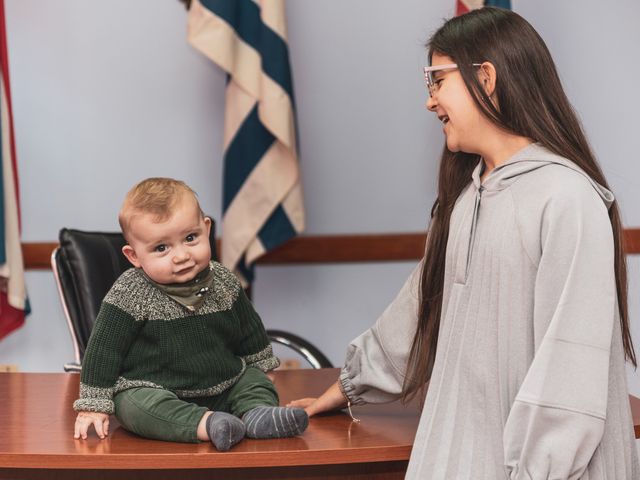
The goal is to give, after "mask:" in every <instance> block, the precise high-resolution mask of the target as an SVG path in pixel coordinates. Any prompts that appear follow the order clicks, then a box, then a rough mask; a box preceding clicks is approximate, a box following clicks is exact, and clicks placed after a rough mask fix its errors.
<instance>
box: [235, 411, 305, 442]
mask: <svg viewBox="0 0 640 480" xmlns="http://www.w3.org/2000/svg"><path fill="white" fill-rule="evenodd" d="M242 421H243V422H244V424H245V426H246V428H247V437H250V438H285V437H293V436H294V435H300V434H301V433H302V432H304V431H305V430H306V428H307V425H309V417H308V416H307V412H305V411H304V409H303V408H287V407H255V408H252V409H251V410H249V411H248V412H247V413H245V414H244V415H243V416H242Z"/></svg>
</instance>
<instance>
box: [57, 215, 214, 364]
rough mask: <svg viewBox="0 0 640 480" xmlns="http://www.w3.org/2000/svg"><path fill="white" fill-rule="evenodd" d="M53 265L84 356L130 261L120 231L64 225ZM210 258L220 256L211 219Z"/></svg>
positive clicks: (76, 346)
mask: <svg viewBox="0 0 640 480" xmlns="http://www.w3.org/2000/svg"><path fill="white" fill-rule="evenodd" d="M59 240H60V246H59V247H58V248H57V249H56V250H55V251H54V252H53V255H52V258H51V265H52V268H53V272H54V276H55V278H56V282H57V284H58V291H59V293H60V300H61V301H62V306H63V309H64V311H65V316H66V317H67V322H68V324H69V330H70V331H71V337H72V340H73V343H74V350H75V357H76V358H75V361H76V362H77V363H80V362H81V361H82V357H83V356H84V352H85V349H86V348H87V342H88V341H89V335H90V334H91V329H92V328H93V323H94V321H95V319H96V317H97V315H98V311H99V310H100V304H101V302H102V299H103V298H104V296H105V295H106V294H107V292H108V291H109V289H110V288H111V286H112V285H113V283H114V282H115V281H116V280H117V278H118V277H119V276H120V275H121V274H122V273H123V272H124V271H125V270H127V269H128V268H130V267H131V264H130V263H129V261H128V260H127V259H126V257H125V256H124V254H123V253H122V247H123V246H124V245H125V243H126V242H125V239H124V237H123V236H122V234H121V233H108V232H86V231H81V230H73V229H68V228H63V229H62V230H60V236H59ZM209 242H210V244H211V258H213V259H216V258H217V252H216V242H215V223H214V221H213V220H212V221H211V233H210V235H209Z"/></svg>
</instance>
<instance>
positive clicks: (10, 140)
mask: <svg viewBox="0 0 640 480" xmlns="http://www.w3.org/2000/svg"><path fill="white" fill-rule="evenodd" d="M5 25H6V24H5V15H4V0H0V124H1V126H2V129H1V130H2V134H1V136H0V163H1V165H2V168H1V169H0V338H2V337H4V336H6V335H8V334H9V333H10V332H12V331H13V330H15V329H16V328H18V327H20V326H22V324H23V323H24V317H25V315H26V314H27V313H29V301H28V299H27V290H26V287H25V283H24V264H23V262H22V246H21V243H20V206H19V202H18V198H19V191H18V170H17V168H16V146H15V140H14V135H13V116H12V111H11V89H10V87H9V58H8V55H7V31H6V28H5Z"/></svg>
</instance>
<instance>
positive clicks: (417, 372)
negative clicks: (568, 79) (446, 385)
mask: <svg viewBox="0 0 640 480" xmlns="http://www.w3.org/2000/svg"><path fill="white" fill-rule="evenodd" d="M428 49H429V60H431V57H432V55H433V53H434V52H437V53H438V54H440V55H443V56H447V57H450V58H451V59H452V60H453V61H454V62H455V63H457V64H458V67H459V71H460V74H461V75H462V78H463V80H464V82H465V84H466V86H467V88H468V89H469V91H470V92H471V94H472V97H473V98H474V100H475V102H476V104H477V105H478V107H479V108H480V111H481V112H482V113H483V114H484V115H485V116H486V117H487V118H489V119H490V120H491V121H492V122H493V123H494V124H496V125H497V126H498V127H500V128H501V129H503V130H505V131H508V132H511V133H513V134H515V135H520V136H523V137H527V138H530V139H532V140H533V141H535V142H538V143H540V144H542V145H543V146H544V147H546V148H547V149H549V150H550V151H552V152H553V153H556V154H557V155H560V156H562V157H565V158H568V159H569V160H571V161H572V162H574V163H575V164H576V165H578V166H579V167H580V168H581V169H582V170H584V171H585V172H586V173H587V175H589V176H590V177H591V178H592V179H593V180H595V181H596V182H598V183H599V184H600V185H603V186H604V187H606V188H609V186H608V184H607V181H606V180H605V178H604V175H603V173H602V170H601V169H600V167H599V166H598V163H597V162H596V159H595V157H594V155H593V153H592V151H591V148H590V147H589V144H588V142H587V139H586V137H585V134H584V132H583V130H582V126H581V124H580V121H579V120H578V118H577V116H576V114H575V112H574V111H573V108H572V106H571V104H570V103H569V100H568V99H567V97H566V95H565V93H564V91H563V89H562V85H561V83H560V78H559V77H558V73H557V71H556V68H555V64H554V62H553V59H552V58H551V54H550V53H549V50H548V49H547V47H546V45H545V43H544V41H543V40H542V38H540V36H539V35H538V33H537V32H536V31H535V30H534V29H533V27H532V26H531V25H530V24H529V23H528V22H527V21H526V20H524V19H523V18H522V17H521V16H519V15H518V14H516V13H514V12H512V11H509V10H503V9H499V8H491V7H485V8H482V9H479V10H474V11H471V12H469V13H467V14H465V15H462V16H459V17H455V18H452V19H451V20H449V21H447V22H446V23H445V24H444V25H443V26H442V27H441V28H440V29H439V30H438V31H437V32H436V33H435V34H434V35H433V36H432V37H431V39H430V40H429V43H428ZM482 62H490V63H492V64H493V66H494V67H495V69H496V86H495V94H496V99H497V105H498V108H496V106H495V105H494V103H493V102H492V101H491V99H490V98H489V97H488V96H487V94H486V93H485V91H484V89H483V88H482V86H481V85H480V82H479V80H478V77H477V75H476V72H477V69H475V68H474V67H472V64H473V63H482ZM479 161H480V157H479V156H478V155H475V154H469V153H463V152H457V153H454V152H451V151H449V150H448V149H447V147H446V146H445V148H444V152H443V153H442V158H441V160H440V172H439V176H438V197H437V199H436V201H435V203H434V205H433V208H432V210H431V224H430V227H429V235H428V241H427V249H426V254H425V260H424V265H423V267H422V276H421V284H420V310H419V317H418V326H417V330H416V334H415V337H414V339H413V344H412V346H411V351H410V353H409V360H408V364H407V372H406V377H405V380H404V385H403V398H404V399H405V400H408V399H410V398H411V397H413V396H414V395H415V394H417V393H419V392H421V393H424V389H425V387H426V383H427V382H428V381H429V380H430V378H431V373H432V371H433V365H434V362H435V356H436V347H437V344H438V333H439V328H440V314H441V312H442V292H443V286H444V266H445V251H446V247H447V240H448V238H449V220H450V218H451V212H452V211H453V206H454V203H455V201H456V199H457V198H458V196H459V195H460V193H461V192H462V190H463V189H464V188H465V187H466V186H467V185H468V183H469V181H470V178H471V173H472V171H473V169H474V168H475V166H476V165H477V164H478V162H479ZM609 218H610V220H611V227H612V229H613V237H614V246H615V276H616V287H617V292H618V308H619V310H620V326H621V329H622V341H623V346H624V351H625V355H626V358H627V359H628V360H629V361H630V362H631V363H633V365H634V366H637V362H636V356H635V352H634V349H633V343H632V340H631V334H630V331H629V314H628V309H627V267H626V260H625V254H624V247H623V237H622V224H621V221H620V211H619V209H618V205H617V202H614V203H613V205H612V206H611V207H610V208H609Z"/></svg>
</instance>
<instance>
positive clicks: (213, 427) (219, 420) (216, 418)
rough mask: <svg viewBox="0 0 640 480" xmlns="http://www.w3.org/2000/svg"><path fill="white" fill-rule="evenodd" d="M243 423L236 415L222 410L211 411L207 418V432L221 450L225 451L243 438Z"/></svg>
mask: <svg viewBox="0 0 640 480" xmlns="http://www.w3.org/2000/svg"><path fill="white" fill-rule="evenodd" d="M244 432H245V428H244V423H242V420H240V419H239V418H238V417H236V416H234V415H231V414H229V413H224V412H213V415H209V418H207V433H208V434H209V438H210V439H211V442H213V444H214V445H215V447H216V448H217V449H218V450H220V451H221V452H226V451H227V450H229V449H230V448H231V447H233V446H234V445H235V444H236V443H238V442H239V441H240V440H242V439H243V438H244Z"/></svg>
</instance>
